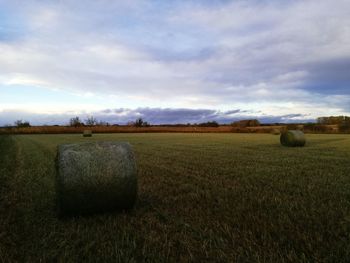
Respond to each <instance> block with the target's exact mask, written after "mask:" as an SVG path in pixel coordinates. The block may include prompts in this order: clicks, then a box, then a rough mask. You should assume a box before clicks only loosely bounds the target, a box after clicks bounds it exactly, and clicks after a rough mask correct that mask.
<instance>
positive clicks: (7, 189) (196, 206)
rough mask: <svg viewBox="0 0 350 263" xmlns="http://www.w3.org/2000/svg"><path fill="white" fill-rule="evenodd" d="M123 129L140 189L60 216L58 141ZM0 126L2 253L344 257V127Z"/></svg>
mask: <svg viewBox="0 0 350 263" xmlns="http://www.w3.org/2000/svg"><path fill="white" fill-rule="evenodd" d="M91 140H116V141H129V142H130V143H131V144H132V145H133V148H134V151H135V154H136V157H137V164H138V171H139V201H138V202H137V204H136V206H135V208H134V209H133V210H131V211H128V212H125V211H124V212H116V213H109V214H102V215H94V216H88V217H75V218H66V219H58V218H57V217H56V214H55V205H54V204H55V181H54V178H55V162H54V160H55V154H56V147H57V145H58V144H62V143H74V142H82V141H91ZM307 140H308V141H307V144H306V146H305V147H304V148H286V147H282V146H280V144H279V136H274V135H270V134H230V133H227V134H219V133H217V134H214V133H212V134H207V133H203V134H197V133H193V134H192V133H191V134H181V133H176V134H164V133H157V134H154V133H148V134H143V133H138V134H95V135H93V137H91V138H83V137H82V136H81V135H78V134H75V135H68V134H65V135H15V136H5V135H2V136H0V261H3V262H10V261H12V262H13V261H14V262H16V261H17V262H40V261H42V262H47V261H58V262H349V258H350V135H311V134H308V135H307Z"/></svg>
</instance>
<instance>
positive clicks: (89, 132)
mask: <svg viewBox="0 0 350 263" xmlns="http://www.w3.org/2000/svg"><path fill="white" fill-rule="evenodd" d="M83 136H84V137H91V136H92V130H84V132H83Z"/></svg>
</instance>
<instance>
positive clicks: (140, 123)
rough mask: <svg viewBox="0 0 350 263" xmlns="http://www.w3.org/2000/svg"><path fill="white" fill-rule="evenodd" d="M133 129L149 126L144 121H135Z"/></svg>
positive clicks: (140, 119) (139, 119)
mask: <svg viewBox="0 0 350 263" xmlns="http://www.w3.org/2000/svg"><path fill="white" fill-rule="evenodd" d="M133 125H134V126H135V127H148V126H150V124H149V123H148V122H147V121H144V120H143V119H142V118H138V119H136V121H135V122H134V123H133Z"/></svg>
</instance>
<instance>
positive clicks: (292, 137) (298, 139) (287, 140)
mask: <svg viewBox="0 0 350 263" xmlns="http://www.w3.org/2000/svg"><path fill="white" fill-rule="evenodd" d="M280 141H281V144H282V145H283V146H289V147H297V146H299V147H302V146H304V145H305V143H306V139H305V134H304V133H303V132H302V131H299V130H290V131H285V132H282V134H281V137H280Z"/></svg>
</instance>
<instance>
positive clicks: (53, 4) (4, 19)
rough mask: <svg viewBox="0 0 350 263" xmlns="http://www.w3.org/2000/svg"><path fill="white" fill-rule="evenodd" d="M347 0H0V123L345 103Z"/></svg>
mask: <svg viewBox="0 0 350 263" xmlns="http://www.w3.org/2000/svg"><path fill="white" fill-rule="evenodd" d="M349 14H350V1H349V0H336V1H334V0H293V1H292V0H285V1H281V0H260V1H258V0H236V1H224V0H221V1H214V0H213V1H209V0H202V1H199V0H198V1H196V0H188V1H180V0H168V1H161V0H154V1H143V0H129V1H117V0H114V1H112V0H91V1H75V0H56V1H50V0H47V1H42V0H41V1H39V0H38V1H33V0H26V1H17V0H7V1H6V0H0V125H7V124H13V122H14V121H15V120H18V119H22V120H27V121H30V122H31V124H34V125H43V124H47V125H51V124H66V123H68V121H69V119H70V118H71V117H74V116H79V117H80V118H81V119H83V120H84V119H86V118H87V117H88V116H91V115H92V116H95V117H96V118H97V119H98V120H102V121H108V122H110V123H119V124H123V123H127V122H129V121H132V120H135V118H138V117H141V118H143V119H145V120H146V121H148V122H150V123H152V124H159V123H169V124H171V123H188V122H191V123H194V122H205V121H212V120H216V121H219V122H222V123H230V122H232V121H235V120H238V119H245V118H258V119H259V120H261V121H262V122H309V121H314V120H315V119H316V118H317V117H319V116H329V115H350V15H349Z"/></svg>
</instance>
